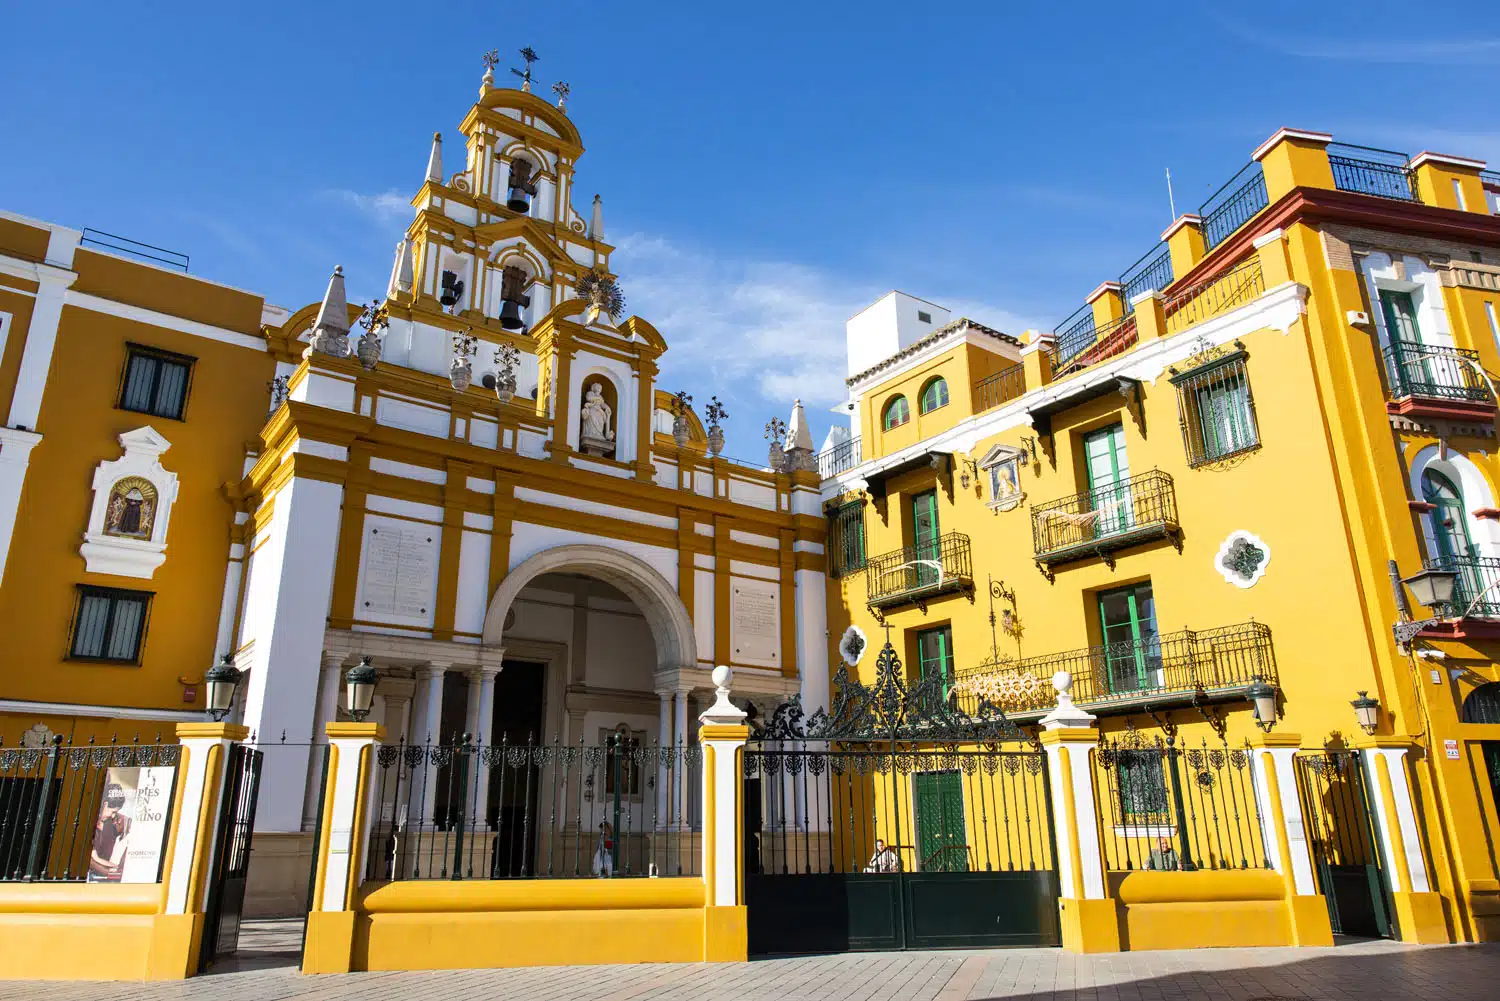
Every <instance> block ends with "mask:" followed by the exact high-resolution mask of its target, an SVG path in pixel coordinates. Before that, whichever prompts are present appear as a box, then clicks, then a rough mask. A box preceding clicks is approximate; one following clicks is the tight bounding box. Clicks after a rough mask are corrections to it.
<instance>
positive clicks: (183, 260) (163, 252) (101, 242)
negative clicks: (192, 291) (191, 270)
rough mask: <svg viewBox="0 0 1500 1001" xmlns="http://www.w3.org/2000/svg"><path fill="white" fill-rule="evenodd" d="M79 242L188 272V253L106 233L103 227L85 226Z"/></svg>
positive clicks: (184, 272)
mask: <svg viewBox="0 0 1500 1001" xmlns="http://www.w3.org/2000/svg"><path fill="white" fill-rule="evenodd" d="M79 243H82V244H84V245H86V246H90V247H99V248H101V249H103V250H112V251H114V252H115V253H117V254H126V255H128V256H130V257H134V258H136V259H137V260H142V261H150V262H151V263H153V264H161V265H164V266H165V267H169V268H172V269H174V270H176V271H181V272H182V273H183V274H187V270H188V255H187V254H179V253H178V252H177V251H175V250H167V249H166V248H164V247H156V246H152V245H151V244H149V243H142V242H141V241H139V240H132V239H130V238H129V237H126V236H116V235H115V234H114V233H106V232H104V231H103V230H102V229H90V228H88V227H84V230H83V238H82V239H81V240H80V241H79Z"/></svg>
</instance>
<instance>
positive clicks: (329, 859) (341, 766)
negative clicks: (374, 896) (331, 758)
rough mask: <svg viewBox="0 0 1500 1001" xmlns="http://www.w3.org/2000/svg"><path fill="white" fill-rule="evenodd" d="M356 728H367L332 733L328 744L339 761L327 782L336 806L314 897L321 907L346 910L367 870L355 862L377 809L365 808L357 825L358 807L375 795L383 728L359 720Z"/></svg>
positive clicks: (366, 843) (322, 909)
mask: <svg viewBox="0 0 1500 1001" xmlns="http://www.w3.org/2000/svg"><path fill="white" fill-rule="evenodd" d="M351 728H353V729H361V730H367V731H368V733H366V734H362V735H359V736H352V735H351V736H337V737H330V738H329V741H328V742H329V744H331V745H332V746H333V747H334V748H336V749H337V750H338V760H337V765H336V767H335V769H334V771H333V774H331V775H329V776H328V783H329V785H330V787H331V788H332V789H333V806H332V809H331V810H330V811H329V816H328V817H327V818H326V819H327V823H328V852H327V854H326V855H325V856H324V857H323V858H322V859H321V860H320V862H321V863H322V865H323V867H324V879H323V895H322V897H320V898H319V899H318V900H315V901H313V909H314V910H318V911H343V910H348V909H349V904H348V901H349V899H350V891H351V890H353V889H356V888H357V887H358V886H359V884H360V882H361V880H362V878H363V876H364V873H362V872H357V871H356V867H355V862H356V861H357V860H358V859H359V857H360V854H361V849H362V848H363V847H364V846H367V845H368V844H369V842H370V828H371V826H372V825H373V824H374V822H375V815H376V814H377V813H378V812H379V811H378V810H375V809H367V810H365V816H364V824H363V825H362V826H361V827H359V828H358V829H356V828H355V822H354V820H355V816H356V814H357V813H358V810H357V809H356V807H357V806H358V804H359V801H360V799H361V798H362V797H363V798H364V799H365V800H366V801H368V800H369V798H370V797H371V796H373V795H374V789H375V782H376V776H377V773H378V772H379V769H378V768H376V767H374V764H373V762H374V760H375V756H376V754H377V753H378V752H379V749H380V728H379V727H377V726H375V725H374V724H360V725H359V726H358V727H351ZM366 748H369V751H368V754H369V760H370V762H371V764H370V767H368V768H367V769H366V772H365V779H364V781H363V782H361V781H360V763H361V758H362V757H363V756H364V755H365V754H366V753H367V752H366V751H365V749H366Z"/></svg>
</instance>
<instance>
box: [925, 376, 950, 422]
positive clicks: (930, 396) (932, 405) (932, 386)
mask: <svg viewBox="0 0 1500 1001" xmlns="http://www.w3.org/2000/svg"><path fill="white" fill-rule="evenodd" d="M947 405H948V380H947V379H944V378H943V377H942V376H938V377H937V378H936V379H933V380H932V381H931V382H929V383H928V384H927V385H925V386H923V387H922V413H924V414H930V413H932V412H933V411H934V410H936V409H937V408H938V407H946V406H947Z"/></svg>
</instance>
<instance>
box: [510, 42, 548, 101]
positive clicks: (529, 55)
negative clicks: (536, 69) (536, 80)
mask: <svg viewBox="0 0 1500 1001" xmlns="http://www.w3.org/2000/svg"><path fill="white" fill-rule="evenodd" d="M521 58H522V59H524V60H526V71H525V72H524V73H523V72H522V71H520V70H518V69H516V68H515V67H511V72H512V73H514V74H515V75H516V76H518V77H520V78H521V89H522V90H524V91H526V92H527V93H530V92H531V64H532V63H534V62H536V61H537V60H538V59H539V58H541V57H540V56H538V55H537V54H536V50H535V49H533V48H532V47H531V46H529V45H528V46H526V48H524V49H522V50H521Z"/></svg>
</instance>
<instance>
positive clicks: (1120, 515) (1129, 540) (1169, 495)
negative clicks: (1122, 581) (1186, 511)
mask: <svg viewBox="0 0 1500 1001" xmlns="http://www.w3.org/2000/svg"><path fill="white" fill-rule="evenodd" d="M1177 537H1178V523H1177V494H1176V492H1175V491H1174V490H1173V487H1172V477H1171V476H1170V475H1168V474H1167V473H1164V472H1162V471H1161V470H1159V469H1153V470H1152V471H1151V472H1149V473H1141V474H1140V475H1139V476H1132V477H1130V478H1129V479H1126V480H1121V481H1120V482H1119V483H1115V484H1112V485H1111V486H1108V487H1101V488H1099V489H1097V490H1086V491H1084V492H1083V493H1081V494H1074V495H1073V496H1071V497H1064V498H1062V499H1061V500H1055V501H1049V502H1048V503H1046V504H1039V505H1036V506H1034V507H1033V508H1032V509H1031V539H1032V545H1033V548H1034V550H1035V552H1036V562H1037V565H1038V566H1040V567H1042V569H1043V570H1044V571H1046V572H1047V574H1048V576H1051V572H1052V569H1053V568H1054V567H1057V566H1060V565H1061V564H1064V563H1072V562H1075V561H1077V560H1084V559H1088V558H1090V557H1093V556H1098V557H1100V558H1102V559H1103V560H1104V561H1105V563H1107V564H1108V565H1109V566H1110V567H1113V566H1114V565H1115V562H1114V558H1113V556H1112V555H1111V554H1113V553H1115V552H1117V551H1119V550H1121V549H1128V548H1129V547H1131V546H1137V545H1140V544H1141V543H1143V542H1149V541H1151V540H1153V539H1173V540H1175V539H1176V538H1177Z"/></svg>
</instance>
